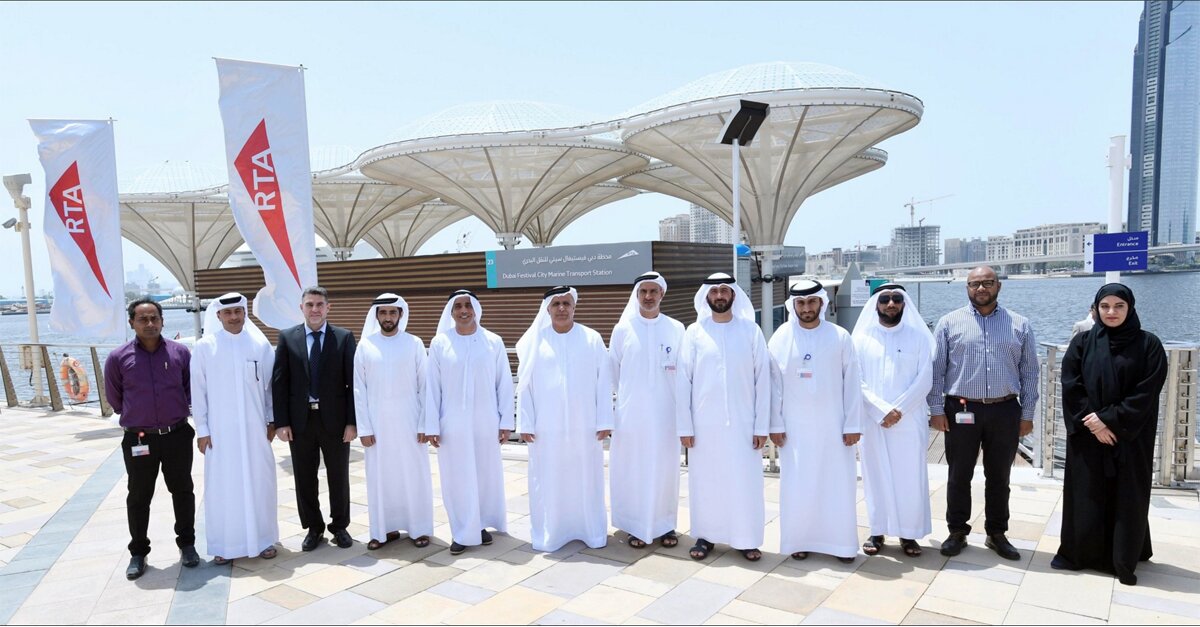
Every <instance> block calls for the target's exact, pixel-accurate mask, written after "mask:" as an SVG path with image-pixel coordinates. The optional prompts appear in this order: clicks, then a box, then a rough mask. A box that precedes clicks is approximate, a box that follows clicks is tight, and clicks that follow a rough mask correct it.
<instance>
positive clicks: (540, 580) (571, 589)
mask: <svg viewBox="0 0 1200 627" xmlns="http://www.w3.org/2000/svg"><path fill="white" fill-rule="evenodd" d="M624 567H625V565H624V564H622V563H621V562H614V561H612V560H606V559H603V558H599V557H596V556H594V555H586V554H578V555H572V556H571V557H569V558H567V559H565V560H563V561H561V562H559V563H558V564H555V565H554V566H551V567H550V568H547V569H545V570H543V571H541V572H540V573H537V574H535V575H533V576H532V577H529V578H528V579H526V580H525V581H522V582H521V586H522V587H526V588H530V589H532V590H537V591H539V592H545V593H547V594H557V595H559V596H563V597H567V598H571V597H575V596H578V595H580V594H583V593H584V592H586V591H587V590H588V589H590V588H592V587H593V586H595V585H596V584H598V583H600V582H601V581H604V580H605V579H608V578H609V577H612V576H614V575H616V574H617V573H619V572H621V569H622V568H624Z"/></svg>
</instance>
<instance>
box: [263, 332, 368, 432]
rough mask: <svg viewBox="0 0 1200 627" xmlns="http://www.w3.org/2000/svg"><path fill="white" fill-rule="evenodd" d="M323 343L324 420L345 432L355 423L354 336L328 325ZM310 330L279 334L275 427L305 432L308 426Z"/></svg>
mask: <svg viewBox="0 0 1200 627" xmlns="http://www.w3.org/2000/svg"><path fill="white" fill-rule="evenodd" d="M325 329H326V334H325V337H324V338H322V341H321V390H320V392H321V395H320V397H319V400H320V402H321V420H322V422H324V423H325V425H326V426H327V427H330V428H336V429H339V430H340V429H345V428H346V426H347V425H356V424H357V423H356V422H355V420H354V349H355V343H354V335H353V334H352V333H350V332H349V331H347V330H346V329H343V328H341V327H335V326H333V325H332V324H326V325H325ZM307 333H308V327H307V326H305V325H303V324H301V325H297V326H294V327H292V328H290V329H285V330H283V331H281V332H280V333H279V343H278V344H276V346H275V371H274V372H273V373H272V374H271V395H272V400H273V401H274V403H275V408H274V411H275V426H276V427H277V428H278V427H292V428H294V429H296V430H299V431H303V430H304V428H305V426H306V424H307V423H308V339H307V338H306V337H305V335H306V334H307Z"/></svg>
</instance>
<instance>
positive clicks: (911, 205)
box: [904, 194, 954, 226]
mask: <svg viewBox="0 0 1200 627" xmlns="http://www.w3.org/2000/svg"><path fill="white" fill-rule="evenodd" d="M953 195H954V194H946V195H945V196H938V197H937V198H926V199H925V200H912V199H910V200H909V201H908V202H906V203H904V206H905V207H908V225H909V226H917V224H916V217H917V208H916V207H917V205H923V204H925V203H930V202H933V201H935V200H942V199H943V198H949V197H951V196H953ZM924 222H925V218H921V226H925V224H924Z"/></svg>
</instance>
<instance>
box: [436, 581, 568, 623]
mask: <svg viewBox="0 0 1200 627" xmlns="http://www.w3.org/2000/svg"><path fill="white" fill-rule="evenodd" d="M565 601H566V600H565V599H563V598H562V597H560V596H558V595H556V594H547V593H545V592H539V591H537V590H532V589H530V588H526V587H524V586H513V587H512V588H511V589H509V590H508V591H506V592H505V593H504V594H497V595H495V596H493V597H491V598H489V599H487V600H486V601H484V602H482V603H479V604H478V605H474V606H470V607H468V608H466V609H464V610H463V611H461V612H458V613H457V614H454V615H453V616H451V617H449V618H448V619H445V620H444V621H443V622H444V623H447V624H450V625H514V624H528V623H533V622H535V621H537V620H538V619H540V618H541V617H543V616H545V615H547V614H549V613H550V612H552V611H554V610H555V609H558V607H559V606H561V605H562V604H563V603H564V602H565Z"/></svg>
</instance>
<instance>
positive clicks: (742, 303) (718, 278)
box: [693, 272, 754, 322]
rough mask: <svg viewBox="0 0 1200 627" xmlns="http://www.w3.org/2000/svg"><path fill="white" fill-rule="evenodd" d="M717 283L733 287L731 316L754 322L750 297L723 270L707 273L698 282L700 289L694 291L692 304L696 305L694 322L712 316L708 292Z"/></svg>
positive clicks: (752, 304)
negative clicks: (694, 295)
mask: <svg viewBox="0 0 1200 627" xmlns="http://www.w3.org/2000/svg"><path fill="white" fill-rule="evenodd" d="M718 285H728V286H729V287H731V288H733V293H734V294H735V296H734V298H733V317H734V318H742V319H744V320H749V321H750V322H754V303H752V302H750V297H749V296H747V295H746V292H745V290H743V289H742V287H741V286H740V285H738V284H737V281H736V280H735V279H734V278H733V277H731V276H729V275H728V274H725V273H724V272H718V273H716V274H711V275H709V277H708V278H707V279H704V283H701V284H700V289H699V290H697V291H696V298H695V299H694V300H693V305H694V306H695V307H696V322H703V321H705V320H708V319H709V318H712V308H711V307H709V306H708V293H709V292H711V291H712V290H713V288H715V287H717V286H718Z"/></svg>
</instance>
